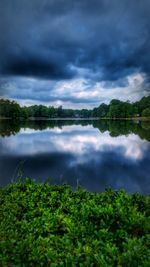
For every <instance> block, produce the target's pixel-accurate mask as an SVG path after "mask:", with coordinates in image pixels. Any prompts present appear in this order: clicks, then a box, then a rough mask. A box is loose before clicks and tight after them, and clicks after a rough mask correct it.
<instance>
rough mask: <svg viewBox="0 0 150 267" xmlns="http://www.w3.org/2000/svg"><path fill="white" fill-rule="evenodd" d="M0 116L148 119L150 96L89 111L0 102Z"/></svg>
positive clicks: (112, 103)
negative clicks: (21, 105)
mask: <svg viewBox="0 0 150 267" xmlns="http://www.w3.org/2000/svg"><path fill="white" fill-rule="evenodd" d="M0 116H1V117H9V118H24V119H27V118H31V117H33V118H41V117H42V118H91V117H96V118H113V119H115V118H131V117H150V96H148V97H143V98H142V99H141V100H140V101H137V102H135V103H130V102H128V101H127V102H123V101H120V100H117V99H113V100H111V102H110V103H109V104H108V105H107V104H104V103H102V104H101V105H100V106H99V107H97V108H94V109H92V110H89V109H81V110H79V109H63V108H62V106H59V107H58V108H55V107H53V106H49V107H47V106H43V105H33V106H29V107H26V106H24V107H20V105H19V104H18V103H16V102H15V101H10V100H5V99H1V100H0Z"/></svg>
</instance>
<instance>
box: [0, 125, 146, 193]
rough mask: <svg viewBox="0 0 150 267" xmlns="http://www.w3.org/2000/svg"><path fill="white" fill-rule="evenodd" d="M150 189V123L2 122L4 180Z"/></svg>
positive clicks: (0, 150) (100, 188)
mask: <svg viewBox="0 0 150 267" xmlns="http://www.w3.org/2000/svg"><path fill="white" fill-rule="evenodd" d="M19 176H20V177H22V178H24V177H31V178H34V179H36V180H37V181H45V180H48V181H50V182H51V183H52V184H54V183H55V184H61V183H64V182H65V183H68V184H70V185H71V186H72V187H73V188H75V187H76V186H77V184H80V185H81V186H83V187H85V188H86V189H88V190H89V191H93V192H95V191H104V190H105V188H108V187H111V188H113V189H119V188H124V189H125V190H126V191H127V192H128V193H133V192H136V191H137V192H140V193H142V194H144V195H147V194H149V193H150V123H149V122H132V121H106V120H103V121H94V120H93V121H86V120H85V121H83V120H82V121H73V120H70V121H69V120H58V121H19V122H17V121H12V120H1V121H0V185H1V186H4V185H6V184H8V183H9V182H11V181H14V180H15V179H17V177H19Z"/></svg>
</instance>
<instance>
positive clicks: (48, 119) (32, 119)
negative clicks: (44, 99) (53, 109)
mask: <svg viewBox="0 0 150 267" xmlns="http://www.w3.org/2000/svg"><path fill="white" fill-rule="evenodd" d="M0 120H20V121H67V120H68V121H85V120H86V121H92V120H99V121H101V120H112V121H120V120H122V121H123V120H124V121H126V120H128V121H150V117H132V118H97V117H91V118H44V117H30V118H27V119H25V118H22V117H19V118H11V117H0Z"/></svg>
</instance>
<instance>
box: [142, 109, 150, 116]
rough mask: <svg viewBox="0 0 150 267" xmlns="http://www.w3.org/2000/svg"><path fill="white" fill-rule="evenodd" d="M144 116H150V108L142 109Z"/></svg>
mask: <svg viewBox="0 0 150 267" xmlns="http://www.w3.org/2000/svg"><path fill="white" fill-rule="evenodd" d="M142 117H150V108H145V109H144V110H143V111H142Z"/></svg>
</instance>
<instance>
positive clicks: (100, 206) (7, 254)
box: [0, 179, 150, 267]
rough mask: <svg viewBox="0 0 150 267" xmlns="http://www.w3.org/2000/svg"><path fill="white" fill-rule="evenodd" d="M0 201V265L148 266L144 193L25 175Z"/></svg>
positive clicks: (149, 222)
mask: <svg viewBox="0 0 150 267" xmlns="http://www.w3.org/2000/svg"><path fill="white" fill-rule="evenodd" d="M0 202H1V203H0V206H1V213H0V216H1V218H0V236H1V245H0V250H1V252H0V261H1V266H15V267H17V266H21V267H23V266H53V267H54V266H69V267H70V266H86V267H87V266H104V267H105V266H106V267H107V266H115V267H116V266H126V267H127V266H132V267H134V266H135V267H137V266H143V267H146V266H149V262H150V250H149V249H150V238H149V235H148V233H149V232H150V197H148V196H147V197H146V196H141V195H140V194H138V193H136V194H133V195H131V196H129V195H128V194H127V193H125V192H124V191H122V190H120V191H112V190H107V191H105V192H103V193H90V192H87V191H85V190H83V189H81V188H78V190H77V191H76V192H72V190H71V188H70V187H69V186H66V185H62V186H50V185H48V184H46V183H45V184H38V183H34V182H32V181H31V180H28V179H27V180H25V182H17V183H13V184H10V185H8V186H7V187H5V188H1V189H0Z"/></svg>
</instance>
